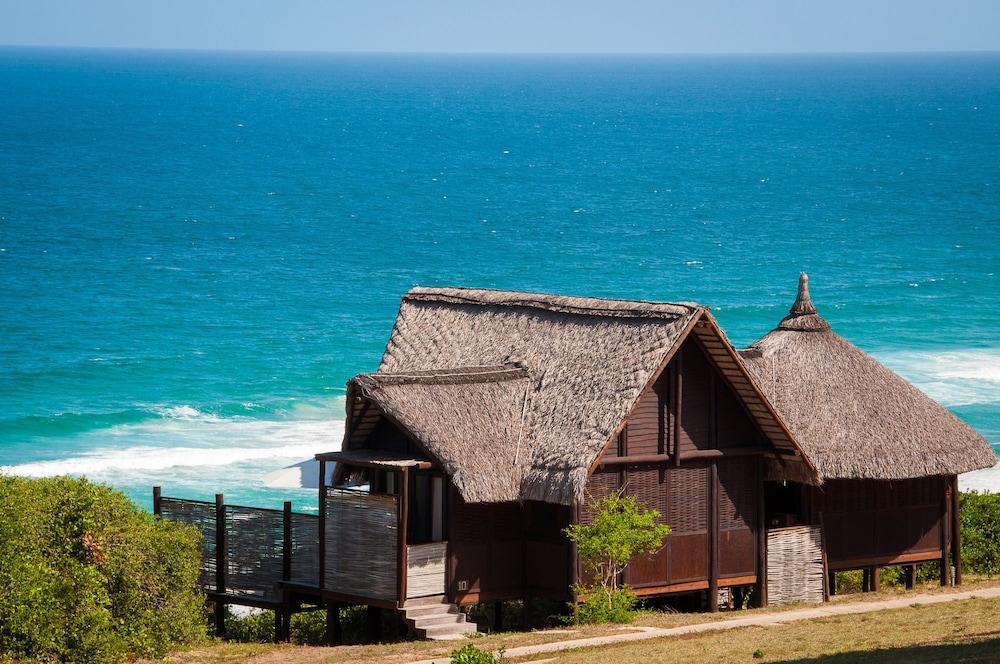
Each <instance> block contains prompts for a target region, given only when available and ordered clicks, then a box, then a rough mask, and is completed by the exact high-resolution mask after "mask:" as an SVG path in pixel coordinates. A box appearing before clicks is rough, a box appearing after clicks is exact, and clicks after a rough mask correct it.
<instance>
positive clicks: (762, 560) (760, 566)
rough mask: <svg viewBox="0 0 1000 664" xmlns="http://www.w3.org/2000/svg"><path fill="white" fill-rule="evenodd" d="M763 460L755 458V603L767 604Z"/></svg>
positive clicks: (759, 604) (765, 512) (762, 605)
mask: <svg viewBox="0 0 1000 664" xmlns="http://www.w3.org/2000/svg"><path fill="white" fill-rule="evenodd" d="M763 483H764V461H763V460H761V459H758V460H757V604H758V606H761V607H764V606H767V521H766V519H767V511H766V509H765V507H766V506H765V504H764V491H763V489H762V487H763Z"/></svg>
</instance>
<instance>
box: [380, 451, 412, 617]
mask: <svg viewBox="0 0 1000 664" xmlns="http://www.w3.org/2000/svg"><path fill="white" fill-rule="evenodd" d="M399 475H400V478H399V513H398V515H397V516H398V519H399V529H398V530H397V535H396V537H397V539H398V540H399V541H398V546H399V553H398V555H397V556H396V579H397V581H396V589H397V590H398V592H399V606H403V604H405V603H406V570H407V568H408V562H409V561H408V558H409V555H408V554H409V549H408V548H407V546H406V533H407V530H408V527H409V524H408V519H409V512H410V471H409V469H407V468H403V469H402V470H401V471H400V472H399ZM379 624H381V623H379Z"/></svg>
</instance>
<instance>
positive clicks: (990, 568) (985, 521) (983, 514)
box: [959, 491, 1000, 577]
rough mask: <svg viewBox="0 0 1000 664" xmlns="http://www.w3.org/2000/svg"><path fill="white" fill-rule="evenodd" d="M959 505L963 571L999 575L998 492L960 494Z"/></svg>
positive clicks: (999, 516) (999, 499) (999, 494)
mask: <svg viewBox="0 0 1000 664" xmlns="http://www.w3.org/2000/svg"><path fill="white" fill-rule="evenodd" d="M959 504H960V517H961V528H962V564H963V567H964V569H965V570H967V571H969V572H974V573H976V574H985V575H986V576H991V577H992V576H996V575H997V574H1000V493H979V492H978V491H967V492H963V493H961V494H959Z"/></svg>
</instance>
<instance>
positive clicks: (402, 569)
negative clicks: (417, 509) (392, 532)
mask: <svg viewBox="0 0 1000 664" xmlns="http://www.w3.org/2000/svg"><path fill="white" fill-rule="evenodd" d="M399 484H400V488H399V503H398V504H397V507H398V508H399V514H398V515H397V516H398V518H399V530H398V533H397V536H398V538H399V542H398V545H399V554H398V555H397V556H396V574H397V577H396V578H397V581H396V583H397V590H398V592H399V606H400V607H402V606H403V604H405V603H406V571H407V567H408V564H409V563H408V557H409V556H408V555H407V554H408V551H407V547H406V531H407V529H408V527H409V524H408V516H409V515H408V512H409V511H410V471H409V469H408V468H403V469H402V470H401V471H400V482H399Z"/></svg>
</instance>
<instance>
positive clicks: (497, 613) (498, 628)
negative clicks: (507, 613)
mask: <svg viewBox="0 0 1000 664" xmlns="http://www.w3.org/2000/svg"><path fill="white" fill-rule="evenodd" d="M493 631H494V632H502V631H503V602H493Z"/></svg>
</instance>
